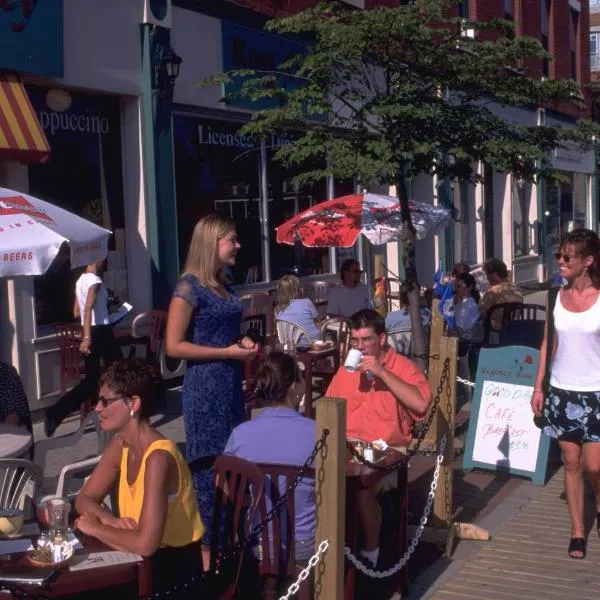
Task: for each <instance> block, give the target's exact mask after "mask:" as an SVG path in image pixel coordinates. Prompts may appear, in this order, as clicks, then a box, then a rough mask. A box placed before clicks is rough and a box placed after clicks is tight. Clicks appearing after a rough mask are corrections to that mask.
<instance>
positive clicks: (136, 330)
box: [131, 310, 167, 359]
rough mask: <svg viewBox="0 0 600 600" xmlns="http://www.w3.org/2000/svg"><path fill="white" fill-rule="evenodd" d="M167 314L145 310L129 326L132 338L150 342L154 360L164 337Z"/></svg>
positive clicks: (162, 311)
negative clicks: (147, 339)
mask: <svg viewBox="0 0 600 600" xmlns="http://www.w3.org/2000/svg"><path fill="white" fill-rule="evenodd" d="M166 323H167V313H166V312H165V311H164V310H146V311H144V312H143V313H140V314H139V315H137V316H136V317H135V319H134V320H133V323H132V324H131V335H132V336H133V337H134V338H140V337H147V338H149V340H150V352H151V353H152V354H153V358H154V359H156V358H157V356H158V351H159V349H160V346H161V344H162V341H163V339H164V337H165V325H166Z"/></svg>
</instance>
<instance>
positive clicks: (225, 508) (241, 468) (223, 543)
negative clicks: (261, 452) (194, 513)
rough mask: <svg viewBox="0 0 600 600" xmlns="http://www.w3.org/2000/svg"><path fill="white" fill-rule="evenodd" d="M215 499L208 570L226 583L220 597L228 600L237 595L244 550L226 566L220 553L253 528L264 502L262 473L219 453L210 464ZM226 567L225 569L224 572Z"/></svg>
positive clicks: (256, 468)
mask: <svg viewBox="0 0 600 600" xmlns="http://www.w3.org/2000/svg"><path fill="white" fill-rule="evenodd" d="M213 471H214V474H215V501H214V509H213V523H212V535H211V543H210V571H211V572H212V573H217V572H218V573H220V574H221V579H223V580H224V581H229V586H227V587H226V589H225V591H224V592H223V593H222V594H221V595H220V596H219V598H220V600H230V599H231V598H233V597H234V596H235V594H236V591H237V587H238V581H239V579H240V573H241V569H242V561H243V559H244V553H243V552H241V553H240V555H239V556H238V557H237V558H236V560H235V561H232V562H231V563H230V564H228V565H222V564H221V563H220V557H221V553H222V552H223V553H227V552H228V550H230V549H231V548H233V547H234V546H235V544H236V543H237V542H238V540H239V539H244V538H245V537H246V536H247V535H248V533H249V532H250V531H251V529H252V523H253V518H254V515H255V514H256V512H257V508H258V506H259V503H261V502H262V501H263V494H264V475H263V472H262V471H261V469H260V468H259V467H258V466H257V465H255V464H254V463H251V462H249V461H247V460H244V459H242V458H238V457H237V456H228V455H221V456H218V457H217V458H216V460H215V462H214V465H213ZM224 570H225V571H224Z"/></svg>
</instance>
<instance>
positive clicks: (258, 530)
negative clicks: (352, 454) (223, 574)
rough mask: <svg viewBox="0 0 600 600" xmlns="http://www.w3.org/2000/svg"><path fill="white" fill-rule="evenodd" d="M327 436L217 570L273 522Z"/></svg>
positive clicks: (320, 439) (321, 439) (221, 557)
mask: <svg viewBox="0 0 600 600" xmlns="http://www.w3.org/2000/svg"><path fill="white" fill-rule="evenodd" d="M328 435H329V430H328V429H324V430H323V433H322V434H321V437H320V438H319V440H318V441H317V443H316V444H315V447H314V448H313V450H312V452H311V453H310V456H309V457H308V458H307V459H306V461H305V462H304V464H303V465H302V466H301V467H300V470H299V471H298V475H296V477H294V479H293V481H292V482H291V483H290V484H289V486H288V488H287V490H286V491H285V493H284V494H282V495H281V496H280V497H279V500H278V501H277V502H276V503H275V504H274V505H273V507H272V508H271V510H270V511H269V512H268V513H267V514H266V515H265V518H264V519H263V520H262V521H261V522H260V523H259V524H258V525H256V526H255V527H254V528H253V529H252V531H250V533H249V534H248V535H247V536H246V537H245V538H243V539H242V540H239V541H238V542H237V544H236V545H235V546H234V547H233V548H232V549H231V550H230V551H229V552H227V554H224V555H223V556H220V557H219V558H218V561H217V569H218V568H219V566H220V565H222V564H223V563H225V562H227V561H229V560H232V559H233V558H234V557H235V556H236V555H237V553H238V552H241V551H243V550H244V549H245V548H246V546H247V545H248V542H250V541H251V540H253V539H254V538H256V537H257V536H259V535H260V534H261V533H262V531H263V529H264V528H265V527H266V526H267V525H268V524H269V522H270V521H272V520H273V517H274V516H275V515H276V514H277V513H278V512H279V510H280V509H281V507H282V506H283V505H284V504H285V503H286V502H287V500H288V498H289V497H290V495H291V494H293V493H294V492H295V490H296V488H297V487H298V484H299V483H300V481H302V478H303V477H304V475H305V473H306V470H307V469H310V468H312V466H313V465H314V461H315V458H316V457H317V454H318V453H319V452H320V451H321V449H322V448H323V446H324V445H325V440H326V439H327V436H328Z"/></svg>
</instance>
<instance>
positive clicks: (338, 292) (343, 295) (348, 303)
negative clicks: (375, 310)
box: [327, 283, 371, 317]
mask: <svg viewBox="0 0 600 600" xmlns="http://www.w3.org/2000/svg"><path fill="white" fill-rule="evenodd" d="M363 308H371V290H370V289H369V287H368V286H366V285H365V284H364V283H359V284H358V285H357V286H356V287H355V288H349V287H346V286H345V285H344V284H343V283H340V284H338V285H335V286H333V287H332V288H331V291H330V292H329V299H328V301H327V314H329V315H341V316H342V317H351V316H352V315H353V314H354V313H355V312H358V311H359V310H362V309H363Z"/></svg>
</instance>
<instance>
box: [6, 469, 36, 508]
mask: <svg viewBox="0 0 600 600" xmlns="http://www.w3.org/2000/svg"><path fill="white" fill-rule="evenodd" d="M43 481H44V474H43V472H42V469H41V468H40V467H39V466H38V465H36V464H35V463H33V462H31V461H30V460H24V459H19V458H2V459H0V506H1V507H2V508H20V509H22V510H24V509H25V501H26V499H27V498H29V499H30V500H31V502H32V504H33V501H34V498H35V493H36V489H39V488H40V487H41V485H42V483H43Z"/></svg>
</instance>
